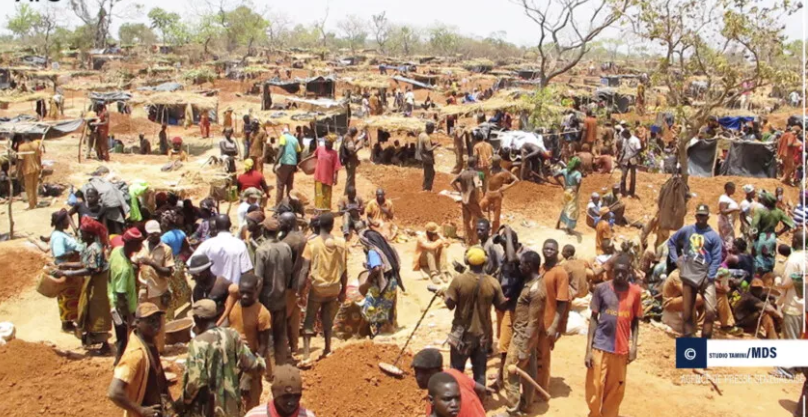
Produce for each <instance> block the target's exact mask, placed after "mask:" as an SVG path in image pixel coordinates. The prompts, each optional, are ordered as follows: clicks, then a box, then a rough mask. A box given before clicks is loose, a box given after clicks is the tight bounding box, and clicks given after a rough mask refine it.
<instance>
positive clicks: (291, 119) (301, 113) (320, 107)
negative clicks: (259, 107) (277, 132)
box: [258, 97, 351, 137]
mask: <svg viewBox="0 0 808 417" xmlns="http://www.w3.org/2000/svg"><path fill="white" fill-rule="evenodd" d="M284 99H285V100H286V101H292V102H295V103H298V104H299V105H301V107H302V106H308V107H309V109H308V111H307V110H304V109H302V108H298V109H297V110H283V111H277V112H271V113H267V112H262V113H261V114H260V115H259V116H258V117H259V118H260V119H261V120H265V121H267V122H270V123H271V124H274V125H281V124H296V123H303V122H307V123H315V126H316V131H317V136H318V137H323V136H325V135H327V134H328V133H330V132H335V133H337V134H340V135H344V134H345V133H346V132H347V131H348V127H349V126H350V123H351V107H350V105H349V103H348V101H347V100H339V101H337V100H331V99H325V98H320V99H316V100H310V99H303V98H297V97H284Z"/></svg>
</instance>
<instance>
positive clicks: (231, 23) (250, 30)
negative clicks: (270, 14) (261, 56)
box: [225, 6, 269, 47]
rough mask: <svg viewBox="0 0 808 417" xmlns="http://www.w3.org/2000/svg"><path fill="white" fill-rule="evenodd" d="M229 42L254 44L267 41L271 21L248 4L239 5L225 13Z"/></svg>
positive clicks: (245, 44)
mask: <svg viewBox="0 0 808 417" xmlns="http://www.w3.org/2000/svg"><path fill="white" fill-rule="evenodd" d="M225 20H226V21H227V27H226V28H225V31H226V32H227V38H228V43H230V45H231V46H236V45H238V46H247V47H250V46H252V44H253V43H255V42H266V40H267V28H269V22H268V21H267V20H266V19H264V17H263V16H261V15H260V14H258V13H255V12H253V11H252V10H251V9H250V8H249V7H247V6H239V7H236V8H235V9H234V10H232V11H230V12H227V13H225Z"/></svg>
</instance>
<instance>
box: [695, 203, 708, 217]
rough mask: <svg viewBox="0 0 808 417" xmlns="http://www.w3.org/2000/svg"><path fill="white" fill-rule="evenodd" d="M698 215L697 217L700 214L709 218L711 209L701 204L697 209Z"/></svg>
mask: <svg viewBox="0 0 808 417" xmlns="http://www.w3.org/2000/svg"><path fill="white" fill-rule="evenodd" d="M696 214H697V215H698V214H706V215H708V216H709V215H710V207H707V204H699V206H698V207H696Z"/></svg>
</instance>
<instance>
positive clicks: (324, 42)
mask: <svg viewBox="0 0 808 417" xmlns="http://www.w3.org/2000/svg"><path fill="white" fill-rule="evenodd" d="M327 20H328V6H326V7H325V15H324V16H323V18H322V19H320V20H316V21H315V22H314V27H315V28H316V29H317V35H318V36H319V38H320V42H321V45H320V46H321V47H322V48H323V49H325V48H327V47H328V32H326V30H325V22H326V21H327Z"/></svg>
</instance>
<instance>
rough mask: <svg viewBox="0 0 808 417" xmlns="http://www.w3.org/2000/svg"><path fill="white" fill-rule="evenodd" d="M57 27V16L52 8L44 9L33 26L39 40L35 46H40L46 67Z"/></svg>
mask: <svg viewBox="0 0 808 417" xmlns="http://www.w3.org/2000/svg"><path fill="white" fill-rule="evenodd" d="M58 25H59V18H58V14H57V13H56V11H55V10H54V9H53V8H46V9H45V13H40V14H39V19H38V21H37V22H36V23H35V24H34V30H35V31H36V33H37V37H38V38H39V39H38V42H37V44H40V45H42V48H41V49H42V54H43V56H44V57H45V65H46V66H47V65H48V64H49V63H50V56H51V46H52V41H53V33H54V31H55V30H56V28H57V27H58ZM57 52H58V51H57Z"/></svg>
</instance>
